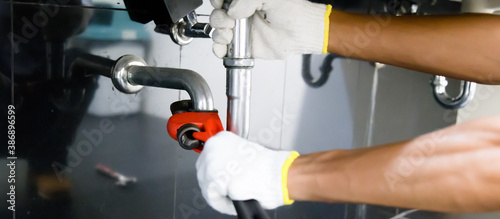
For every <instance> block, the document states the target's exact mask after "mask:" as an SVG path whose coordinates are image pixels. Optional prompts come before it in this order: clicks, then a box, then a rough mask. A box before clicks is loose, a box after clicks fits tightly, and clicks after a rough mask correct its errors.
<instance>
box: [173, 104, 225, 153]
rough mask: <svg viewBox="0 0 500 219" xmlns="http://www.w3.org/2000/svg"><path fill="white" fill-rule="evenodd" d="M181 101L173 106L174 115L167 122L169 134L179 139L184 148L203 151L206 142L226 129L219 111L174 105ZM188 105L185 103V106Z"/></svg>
mask: <svg viewBox="0 0 500 219" xmlns="http://www.w3.org/2000/svg"><path fill="white" fill-rule="evenodd" d="M181 102H182V101H181ZM179 103H180V102H175V103H173V104H172V106H171V110H172V114H173V115H172V117H170V119H169V120H168V123H167V131H168V134H169V135H170V137H172V138H173V139H174V140H176V141H178V142H179V144H180V146H181V147H182V148H184V149H186V150H194V151H196V152H198V153H201V151H202V150H203V144H204V142H206V141H207V140H208V139H209V138H210V137H212V136H214V135H216V134H217V133H219V132H220V131H223V130H224V127H223V126H222V122H221V121H220V118H219V114H218V113H217V111H208V112H194V111H192V110H189V109H183V110H180V109H178V108H177V107H174V105H177V106H178V105H180V104H179ZM188 105H189V104H184V106H188Z"/></svg>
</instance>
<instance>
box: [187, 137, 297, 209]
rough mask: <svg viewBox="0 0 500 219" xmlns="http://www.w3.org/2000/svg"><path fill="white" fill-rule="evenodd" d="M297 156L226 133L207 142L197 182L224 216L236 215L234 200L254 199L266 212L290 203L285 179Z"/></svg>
mask: <svg viewBox="0 0 500 219" xmlns="http://www.w3.org/2000/svg"><path fill="white" fill-rule="evenodd" d="M297 156H299V155H298V153H297V152H292V151H273V150H270V149H267V148H265V147H263V146H261V145H258V144H256V143H252V142H249V141H248V140H245V139H243V138H241V137H239V136H237V135H235V134H233V133H231V132H226V131H223V132H220V133H218V134H217V135H215V136H214V137H211V138H210V139H208V141H207V142H206V143H205V147H204V148H203V151H202V152H201V155H200V157H199V158H198V161H197V162H196V169H197V176H198V183H199V184H200V187H201V191H202V194H203V197H205V199H206V200H207V202H208V203H209V204H210V206H212V207H213V208H214V209H216V210H217V211H219V212H221V213H225V214H231V215H236V210H235V208H234V206H233V203H232V201H231V200H239V201H243V200H249V199H255V200H257V201H259V202H260V204H261V205H262V207H263V208H266V209H272V208H276V207H279V206H281V205H284V204H291V203H293V200H290V199H289V198H288V189H287V187H286V178H287V177H286V176H287V174H288V167H289V166H290V165H291V163H292V162H293V160H294V159H295V158H296V157H297ZM282 176H283V179H285V181H283V179H282Z"/></svg>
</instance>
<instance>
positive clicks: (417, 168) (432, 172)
mask: <svg viewBox="0 0 500 219" xmlns="http://www.w3.org/2000/svg"><path fill="white" fill-rule="evenodd" d="M495 123H496V124H495ZM499 124H500V117H497V118H490V119H487V120H479V121H475V122H472V123H465V124H461V125H457V126H454V127H451V128H447V129H444V130H440V131H438V132H433V133H431V134H427V135H423V136H421V137H418V138H415V139H413V140H410V141H405V142H399V143H394V144H388V145H383V146H377V147H370V148H363V149H357V150H351V151H330V152H320V153H315V154H309V155H303V156H300V157H299V158H297V159H296V160H295V162H294V163H293V164H292V166H291V167H290V171H289V178H288V188H289V192H290V197H291V198H292V199H296V200H308V201H326V202H350V203H368V204H378V205H387V206H396V207H405V208H418V209H425V210H435V211H445V212H482V211H492V210H500V188H499V186H498V185H500V176H499V175H498V173H497V172H498V170H499V169H500V161H499V159H498V157H500V147H499V146H500V137H499V136H498V135H499V133H500V125H499Z"/></svg>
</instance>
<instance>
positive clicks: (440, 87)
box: [432, 76, 476, 109]
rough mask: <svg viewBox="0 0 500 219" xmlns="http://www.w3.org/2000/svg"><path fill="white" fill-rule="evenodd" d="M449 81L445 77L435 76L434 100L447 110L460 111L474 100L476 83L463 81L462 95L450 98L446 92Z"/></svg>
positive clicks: (433, 83)
mask: <svg viewBox="0 0 500 219" xmlns="http://www.w3.org/2000/svg"><path fill="white" fill-rule="evenodd" d="M446 86H448V80H447V79H446V77H444V76H434V79H433V80H432V87H433V93H434V98H435V99H436V101H437V102H438V103H439V105H441V106H442V107H444V108H446V109H460V108H463V107H465V106H466V105H467V104H468V103H469V102H470V101H471V100H472V99H474V93H475V92H476V83H474V82H470V81H461V83H460V93H459V94H458V96H456V97H452V96H450V95H449V94H448V93H447V92H446Z"/></svg>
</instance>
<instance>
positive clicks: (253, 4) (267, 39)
mask: <svg viewBox="0 0 500 219" xmlns="http://www.w3.org/2000/svg"><path fill="white" fill-rule="evenodd" d="M210 1H211V2H212V5H213V6H214V7H215V9H214V11H213V12H212V15H211V16H210V25H211V26H212V27H214V28H215V32H214V34H213V37H212V38H213V40H214V42H215V43H214V45H213V51H214V53H215V55H217V56H218V57H219V58H222V57H224V56H225V55H226V53H227V45H228V44H229V43H230V42H231V40H232V39H233V27H234V25H235V19H240V18H247V17H249V18H250V19H251V22H252V29H251V46H252V55H253V57H254V58H262V59H285V58H287V57H288V56H290V55H293V54H311V53H326V49H327V45H328V29H329V27H328V26H329V20H328V19H329V18H328V17H329V15H330V11H331V10H327V6H326V5H323V4H316V3H311V2H308V1H306V0H233V1H232V3H231V6H230V7H229V10H228V11H227V13H226V10H224V9H221V8H222V3H223V1H224V0H210ZM328 7H330V6H328ZM325 33H326V34H325Z"/></svg>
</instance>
